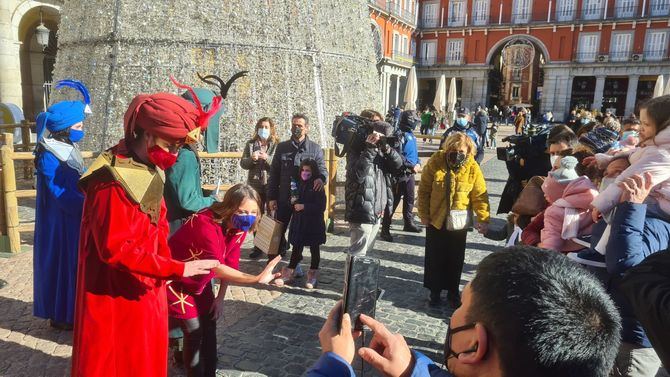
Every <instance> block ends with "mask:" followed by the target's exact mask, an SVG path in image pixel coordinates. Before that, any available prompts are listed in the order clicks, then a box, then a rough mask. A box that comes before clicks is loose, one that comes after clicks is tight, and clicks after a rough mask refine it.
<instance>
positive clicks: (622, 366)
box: [610, 342, 661, 377]
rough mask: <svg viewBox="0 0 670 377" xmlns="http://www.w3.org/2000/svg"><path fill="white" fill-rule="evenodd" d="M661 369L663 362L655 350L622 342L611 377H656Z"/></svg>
mask: <svg viewBox="0 0 670 377" xmlns="http://www.w3.org/2000/svg"><path fill="white" fill-rule="evenodd" d="M660 367H661V360H660V359H659V358H658V356H657V355H656V351H654V349H653V348H642V347H640V346H637V345H635V344H631V343H626V342H621V346H619V353H618V354H617V356H616V359H615V360H614V368H612V373H611V374H610V375H611V376H617V377H619V376H622V377H654V376H656V373H658V370H659V369H660Z"/></svg>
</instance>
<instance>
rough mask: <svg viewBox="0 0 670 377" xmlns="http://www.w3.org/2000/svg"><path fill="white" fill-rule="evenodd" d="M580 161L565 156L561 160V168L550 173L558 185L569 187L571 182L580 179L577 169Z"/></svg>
mask: <svg viewBox="0 0 670 377" xmlns="http://www.w3.org/2000/svg"><path fill="white" fill-rule="evenodd" d="M577 164H578V161H577V159H576V158H575V157H573V156H565V157H563V158H561V167H560V168H558V169H556V170H554V171H551V172H549V175H551V176H552V177H553V178H554V179H555V180H556V181H557V182H558V183H560V184H562V185H567V184H568V183H570V182H571V181H574V180H575V179H577V178H579V174H577V171H576V170H575V168H576V167H577Z"/></svg>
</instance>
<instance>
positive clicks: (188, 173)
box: [165, 150, 215, 212]
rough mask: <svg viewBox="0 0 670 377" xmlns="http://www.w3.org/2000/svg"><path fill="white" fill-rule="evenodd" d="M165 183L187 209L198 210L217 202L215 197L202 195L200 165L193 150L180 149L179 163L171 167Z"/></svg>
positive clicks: (183, 207)
mask: <svg viewBox="0 0 670 377" xmlns="http://www.w3.org/2000/svg"><path fill="white" fill-rule="evenodd" d="M165 184H166V185H169V186H170V188H171V189H172V192H174V193H176V196H177V201H178V202H179V206H180V207H181V208H182V209H183V210H185V211H189V212H198V211H200V210H201V209H203V208H207V207H209V206H211V205H212V204H214V202H215V199H214V198H213V197H205V196H203V195H202V186H201V185H200V166H198V160H197V159H196V157H195V153H194V152H192V151H189V150H183V151H180V153H179V157H178V158H177V163H176V164H174V165H173V166H172V167H171V168H170V172H169V174H167V176H166V182H165Z"/></svg>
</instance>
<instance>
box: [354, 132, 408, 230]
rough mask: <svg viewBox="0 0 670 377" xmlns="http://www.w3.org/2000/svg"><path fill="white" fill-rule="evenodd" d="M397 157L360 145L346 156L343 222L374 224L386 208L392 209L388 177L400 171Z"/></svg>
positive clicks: (399, 162) (399, 159)
mask: <svg viewBox="0 0 670 377" xmlns="http://www.w3.org/2000/svg"><path fill="white" fill-rule="evenodd" d="M402 166H403V160H402V157H401V156H400V154H398V152H397V151H396V150H395V149H393V148H390V147H389V148H387V149H386V151H385V152H382V151H380V149H379V148H377V147H372V146H369V145H367V143H362V145H358V146H352V149H351V150H350V151H349V153H348V154H347V180H346V183H345V188H344V195H345V199H346V211H345V215H344V219H345V221H347V222H350V223H354V224H374V223H376V222H377V220H378V219H379V216H381V214H382V213H383V212H384V208H386V206H387V205H393V192H392V188H391V176H392V175H396V174H398V173H399V171H400V170H401V169H402Z"/></svg>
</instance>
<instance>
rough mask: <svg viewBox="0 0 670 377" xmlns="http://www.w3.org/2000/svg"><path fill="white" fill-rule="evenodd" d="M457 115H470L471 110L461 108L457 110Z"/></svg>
mask: <svg viewBox="0 0 670 377" xmlns="http://www.w3.org/2000/svg"><path fill="white" fill-rule="evenodd" d="M456 115H470V109H468V108H467V107H459V108H458V109H456Z"/></svg>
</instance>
